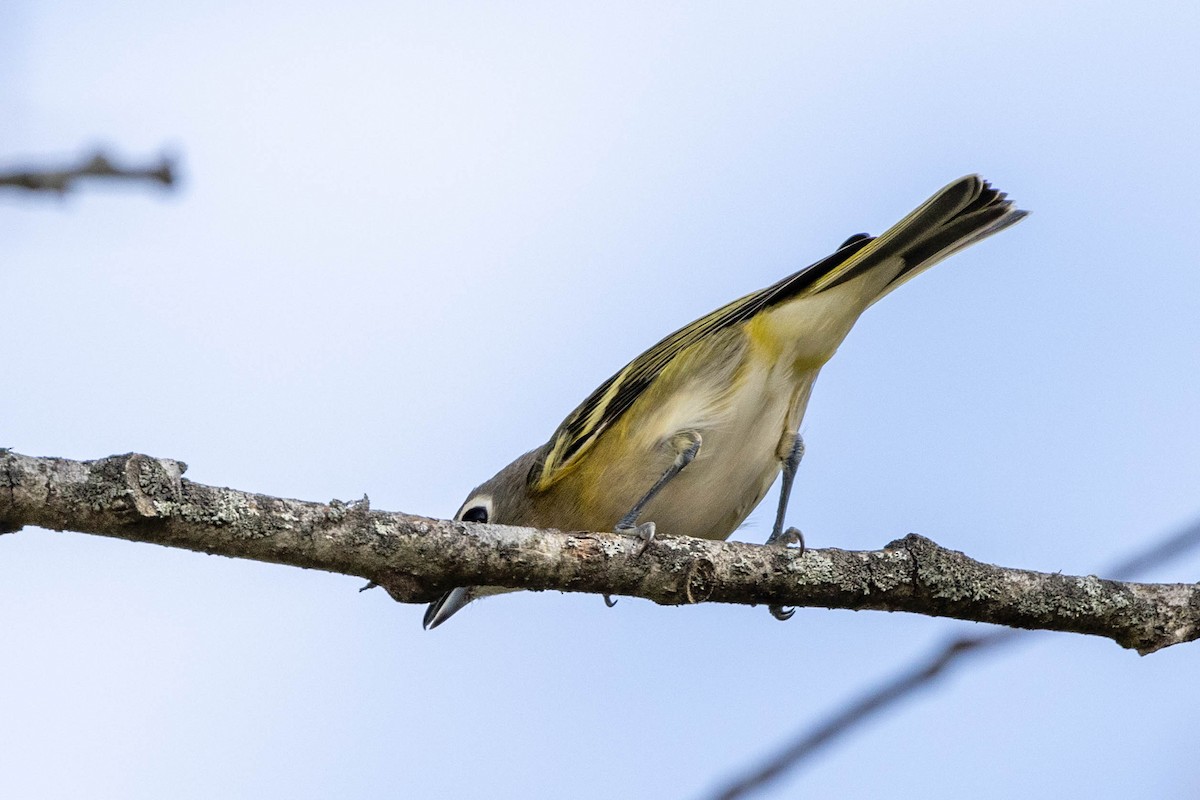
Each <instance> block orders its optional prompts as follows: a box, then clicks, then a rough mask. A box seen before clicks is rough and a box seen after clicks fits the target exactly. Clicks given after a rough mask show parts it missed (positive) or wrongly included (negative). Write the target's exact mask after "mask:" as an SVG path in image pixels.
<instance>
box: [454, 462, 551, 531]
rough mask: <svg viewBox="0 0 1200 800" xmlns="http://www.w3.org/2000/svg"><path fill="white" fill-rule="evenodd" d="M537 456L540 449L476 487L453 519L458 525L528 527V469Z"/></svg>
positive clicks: (529, 507) (529, 511)
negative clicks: (488, 524)
mask: <svg viewBox="0 0 1200 800" xmlns="http://www.w3.org/2000/svg"><path fill="white" fill-rule="evenodd" d="M540 454H541V448H538V449H537V450H530V451H529V452H528V453H526V454H525V455H523V456H521V457H520V458H518V459H517V460H516V461H514V462H512V463H511V464H509V465H508V466H507V467H505V468H504V469H502V470H500V471H499V472H497V473H496V474H495V475H494V476H493V477H492V478H491V479H489V480H487V481H484V482H483V483H481V484H480V485H479V486H477V487H475V489H474V490H472V491H471V493H470V494H469V495H467V499H466V501H465V502H464V503H463V504H462V506H461V507H460V508H459V509H458V513H457V514H455V515H454V518H455V519H456V520H459V521H461V522H492V523H496V524H498V525H528V524H530V520H529V517H530V514H531V512H532V507H531V503H530V500H529V469H530V468H531V467H532V466H533V465H534V463H535V462H536V461H537V459H538V456H539V455H540Z"/></svg>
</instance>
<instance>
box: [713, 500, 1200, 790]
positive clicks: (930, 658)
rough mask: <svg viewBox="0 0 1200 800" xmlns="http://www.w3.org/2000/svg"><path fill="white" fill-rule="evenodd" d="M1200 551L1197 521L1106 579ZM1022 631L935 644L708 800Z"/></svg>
mask: <svg viewBox="0 0 1200 800" xmlns="http://www.w3.org/2000/svg"><path fill="white" fill-rule="evenodd" d="M1197 546H1200V521H1197V522H1194V523H1192V524H1191V525H1190V526H1188V527H1186V528H1184V529H1183V530H1181V531H1179V532H1178V533H1176V534H1174V535H1172V536H1168V537H1167V538H1165V539H1163V540H1162V541H1160V542H1158V543H1157V544H1154V545H1153V546H1151V547H1149V548H1147V549H1146V550H1143V551H1142V552H1139V553H1135V554H1133V555H1131V556H1129V557H1127V558H1126V559H1124V560H1122V561H1120V562H1118V563H1117V564H1115V565H1114V566H1113V567H1112V568H1111V569H1109V570H1107V571H1106V573H1105V574H1108V575H1112V576H1113V578H1114V579H1116V580H1129V579H1130V578H1134V577H1137V576H1138V575H1141V574H1143V573H1145V572H1147V571H1148V570H1151V569H1153V568H1154V567H1157V566H1160V565H1162V564H1166V563H1168V562H1170V561H1172V560H1174V559H1176V558H1178V557H1179V556H1181V555H1183V554H1185V553H1187V552H1188V551H1190V550H1193V549H1195V548H1196V547H1197ZM1027 638H1028V636H1027V632H1026V631H1020V630H1014V629H1012V628H1004V629H1000V630H994V631H991V632H989V633H985V634H982V635H975V636H961V637H958V638H956V639H953V640H951V641H949V642H947V643H945V644H942V645H939V646H938V647H936V648H935V649H934V650H933V651H932V652H931V653H929V654H927V655H926V656H924V657H922V658H920V659H918V660H917V661H916V663H915V664H913V665H911V666H909V667H907V668H905V669H903V670H901V671H900V672H899V673H897V674H896V675H895V676H894V677H892V678H891V679H889V680H887V681H885V682H884V683H882V684H881V685H879V686H877V687H875V688H874V689H872V690H871V691H869V692H867V693H866V694H864V695H862V696H861V697H859V698H858V699H857V700H854V701H853V702H850V703H848V704H847V705H846V706H845V707H844V708H842V710H840V711H838V712H836V713H835V714H833V715H832V716H831V717H828V718H827V719H825V720H823V721H821V722H818V723H817V724H816V725H814V726H812V727H811V728H809V729H808V730H806V731H804V732H803V733H802V734H800V736H798V737H796V739H794V740H793V741H792V742H791V743H790V744H787V745H785V746H784V747H783V748H782V749H781V750H780V751H779V752H777V753H775V754H774V755H772V756H770V757H769V758H767V759H765V760H764V761H763V762H762V763H761V764H760V765H759V766H758V767H755V768H754V769H753V770H751V771H749V772H748V773H747V774H746V775H744V776H743V777H741V778H739V779H737V780H735V781H733V782H731V783H730V784H729V785H728V786H726V787H725V788H724V789H721V790H720V791H718V792H717V793H715V794H713V795H712V798H713V800H734V799H735V798H741V797H746V796H748V795H750V794H752V793H753V792H755V791H758V790H760V789H764V788H766V787H767V785H768V784H770V783H772V782H773V781H775V780H776V779H778V778H780V777H782V776H783V775H784V774H785V773H788V772H791V771H793V770H795V769H797V768H798V767H800V766H801V765H802V764H804V763H805V762H807V761H809V760H810V759H811V758H812V757H813V756H814V755H815V754H816V753H817V752H818V751H820V750H821V749H822V748H824V747H825V746H826V745H829V744H830V743H832V742H834V741H836V740H838V739H842V738H845V736H846V735H847V734H849V733H851V732H853V730H854V729H855V728H857V727H858V726H860V725H862V724H865V723H866V722H868V721H870V720H871V719H873V718H875V717H877V716H879V715H880V714H881V713H882V712H884V711H886V710H888V709H889V708H892V707H893V706H895V705H897V704H898V703H900V702H901V701H903V700H906V699H908V698H910V697H912V696H913V695H914V694H915V693H916V692H917V690H919V689H924V688H929V687H930V686H931V684H932V683H933V682H934V681H935V680H936V679H937V678H938V677H939V676H941V675H942V674H944V673H945V672H946V671H947V670H948V669H950V668H952V667H957V666H961V665H962V664H965V663H966V662H967V656H979V655H982V654H983V653H985V652H990V653H995V652H997V651H998V650H999V647H1000V646H1001V645H1009V644H1013V643H1015V642H1016V641H1017V640H1018V639H1022V640H1023V639H1027Z"/></svg>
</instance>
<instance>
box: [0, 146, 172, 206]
mask: <svg viewBox="0 0 1200 800" xmlns="http://www.w3.org/2000/svg"><path fill="white" fill-rule="evenodd" d="M97 178H98V179H104V180H124V181H145V182H149V183H157V184H160V185H161V186H163V187H164V188H171V187H172V186H174V185H175V183H176V181H177V177H176V172H175V161H174V159H172V158H170V157H168V156H166V155H163V156H160V157H159V160H158V162H157V163H155V164H151V165H149V166H145V167H126V166H119V165H118V164H116V163H115V162H114V161H113V159H112V158H111V157H109V156H108V155H107V154H105V153H104V152H103V151H100V150H97V151H96V152H95V153H94V154H93V155H91V156H88V157H87V158H85V159H83V160H82V161H81V162H80V163H79V164H78V165H77V166H74V167H66V168H61V169H36V168H25V169H15V170H10V171H4V172H0V187H5V186H7V187H10V188H13V189H24V190H27V191H31V192H53V193H55V194H59V195H63V194H66V193H67V192H68V191H70V190H72V189H74V188H75V184H76V183H77V182H78V181H81V180H84V179H97Z"/></svg>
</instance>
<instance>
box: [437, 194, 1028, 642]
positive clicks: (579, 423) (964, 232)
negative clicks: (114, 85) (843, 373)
mask: <svg viewBox="0 0 1200 800" xmlns="http://www.w3.org/2000/svg"><path fill="white" fill-rule="evenodd" d="M1026 214H1027V212H1025V211H1022V210H1020V209H1018V208H1016V207H1015V206H1014V205H1013V204H1012V202H1011V201H1010V200H1008V199H1007V195H1005V194H1004V193H1003V192H1000V191H998V190H996V189H994V188H993V187H992V186H991V185H990V184H989V183H988V182H987V181H985V180H983V178H981V177H980V176H978V175H967V176H965V177H962V178H960V179H958V180H956V181H954V182H952V183H950V184H948V185H947V186H945V187H944V188H942V189H941V190H940V191H938V192H937V193H936V194H934V195H933V196H932V197H930V198H929V199H928V200H926V201H925V202H924V203H923V204H922V205H920V206H918V207H917V208H916V209H915V210H914V211H912V212H911V213H910V214H909V215H908V216H906V217H904V219H902V220H900V221H899V222H898V223H896V224H895V225H893V226H892V227H891V228H889V229H888V230H887V231H885V232H884V233H883V234H881V235H879V236H870V235H868V234H865V233H859V234H855V235H853V236H851V237H850V238H848V239H846V240H845V241H844V242H843V243H842V244H841V246H839V247H838V249H837V250H836V251H835V252H834V253H833V254H832V255H829V256H827V257H826V258H823V259H821V260H820V261H817V262H816V263H814V264H811V265H809V266H808V267H805V268H804V269H801V270H800V271H798V272H795V273H793V274H791V275H788V276H787V277H785V278H783V279H782V280H780V281H778V282H776V283H774V284H772V285H771V286H768V287H766V288H765V289H762V290H760V291H757V292H753V293H751V294H748V295H746V296H745V297H742V298H740V299H737V300H734V301H733V302H731V303H729V304H727V305H725V306H722V307H721V308H718V309H717V310H716V311H713V312H712V313H710V314H707V315H705V316H703V317H701V318H700V319H698V320H696V321H695V322H692V323H691V324H689V325H685V326H684V327H682V328H680V329H679V330H677V331H675V332H674V333H671V334H670V335H668V336H667V337H666V338H664V339H662V340H661V341H660V342H658V343H657V344H655V345H654V346H653V347H651V348H650V349H649V350H647V351H646V352H644V353H642V354H641V355H640V356H638V357H637V358H635V359H633V361H631V362H629V364H627V365H626V366H625V367H624V368H622V369H621V370H620V371H618V372H617V373H616V374H615V375H613V376H612V377H610V378H609V379H608V380H606V381H604V383H602V384H600V386H599V387H598V388H597V389H596V390H595V391H594V392H592V393H591V394H590V395H589V396H588V397H587V398H586V399H585V400H584V401H583V402H582V403H580V404H579V406H578V407H577V408H576V409H575V410H574V411H572V412H571V413H570V414H569V415H568V416H567V418H566V419H565V420H563V422H562V424H560V425H559V426H558V428H557V429H556V430H555V431H554V433H553V434H552V435H551V437H550V439H549V440H548V441H547V442H546V443H545V444H543V445H541V446H540V447H537V448H534V449H533V450H530V451H529V452H527V453H525V454H524V455H521V456H520V457H518V458H517V459H516V460H514V461H513V462H512V463H511V464H509V465H508V466H506V467H504V468H503V469H502V470H500V471H499V472H498V473H497V474H496V475H495V476H494V477H492V478H491V479H490V480H487V481H485V482H484V483H482V484H480V485H479V486H478V487H476V488H475V489H474V490H473V491H472V492H471V493H470V494H469V495H468V496H467V499H466V500H465V501H464V502H463V504H462V506H461V507H460V508H459V510H458V512H457V513H456V514H455V516H454V519H455V520H457V521H462V522H484V523H494V524H501V525H523V526H530V527H537V528H553V529H558V530H575V531H607V530H616V531H618V532H622V533H629V534H632V535H635V536H637V537H639V538H640V539H641V540H642V542H641V545H640V547H639V552H640V551H641V550H644V549H645V547H647V546H648V545H649V544H650V543H651V542H652V540H653V538H654V536H655V535H656V534H678V535H690V536H697V537H702V538H706V539H726V538H728V537H729V535H730V534H731V533H733V531H734V530H736V529H737V528H738V527H739V526H740V525H741V524H742V522H743V521H744V520H745V519H746V517H747V516H748V515H749V514H750V512H751V511H752V510H753V509H754V508H755V507H756V506H757V505H758V504H759V502H761V501H762V499H763V497H764V496H765V495H766V493H767V491H768V490H769V489H770V487H771V485H772V484H773V483H774V482H775V480H776V478H777V477H778V476H779V474H780V472H782V473H783V479H782V481H781V484H780V493H779V504H778V507H777V509H776V515H775V523H774V526H773V528H772V531H771V534H770V536H769V537H768V539H767V545H769V546H789V545H795V544H799V545H800V547H803V538H802V537H801V535H800V533H799V531H797V530H796V529H795V528H790V529H788V530H787V531H784V530H783V523H784V517H785V515H786V513H787V507H788V499H789V497H790V495H791V490H792V486H793V483H794V480H795V476H796V470H797V467H798V466H799V463H800V460H801V458H802V456H803V454H804V440H803V438H802V437H801V436H800V432H799V429H800V422H801V420H802V418H803V417H804V411H805V408H806V407H807V405H808V401H809V397H810V395H811V392H812V388H813V384H814V382H815V381H816V378H817V374H818V373H819V372H820V370H821V367H823V366H824V365H825V363H826V362H828V361H829V359H830V358H831V357H832V356H833V354H834V353H835V352H836V351H837V349H838V346H839V345H840V344H841V343H842V341H843V340H844V339H845V338H846V335H847V334H848V333H849V332H850V329H851V327H853V325H854V323H855V322H856V321H857V320H858V318H859V316H860V315H861V314H862V313H863V312H864V311H865V310H866V309H867V308H868V307H869V306H871V305H872V304H874V303H875V302H877V301H878V300H880V299H881V298H883V297H884V296H885V295H887V294H889V293H890V292H891V291H892V290H894V289H895V288H896V287H898V286H900V285H901V284H903V283H905V282H907V281H909V280H911V279H912V278H914V277H915V276H917V275H918V274H920V273H921V272H923V271H925V270H927V269H928V268H929V267H931V266H933V265H934V264H936V263H938V262H939V261H941V260H943V259H945V258H946V257H948V256H950V255H952V254H954V253H956V252H958V251H959V250H962V249H964V248H966V247H968V246H970V245H972V244H974V243H976V242H978V241H980V240H982V239H984V238H986V237H988V236H991V235H992V234H994V233H998V232H999V231H1002V230H1004V229H1005V228H1007V227H1009V226H1011V225H1013V224H1015V223H1016V222H1018V221H1020V220H1021V219H1022V218H1023V217H1025V216H1026ZM507 591H512V590H510V589H506V588H501V587H490V586H475V587H469V586H468V587H458V588H455V589H452V590H450V591H448V592H446V593H445V594H443V595H442V596H441V597H440V598H439V599H437V600H436V601H434V602H433V603H431V604H430V605H429V607H428V609H427V610H426V612H425V616H424V619H423V624H424V627H425V628H426V629H432V628H436V627H437V626H439V625H441V624H442V623H444V622H445V621H446V620H447V619H449V618H450V617H451V616H453V615H454V614H455V613H456V612H458V611H460V610H461V609H462V608H463V607H465V606H466V605H467V604H468V603H470V602H471V601H472V600H475V599H477V598H480V597H485V596H488V595H492V594H499V593H501V592H507ZM605 602H607V603H609V605H611V604H612V601H610V600H609V598H608V597H605ZM771 613H772V614H773V615H774V616H776V617H777V618H779V619H786V618H788V617H789V616H791V611H790V610H784V609H783V608H781V607H777V606H772V607H771Z"/></svg>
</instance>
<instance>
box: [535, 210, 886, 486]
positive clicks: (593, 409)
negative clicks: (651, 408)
mask: <svg viewBox="0 0 1200 800" xmlns="http://www.w3.org/2000/svg"><path fill="white" fill-rule="evenodd" d="M872 241H874V239H873V238H872V237H870V236H867V235H866V234H857V235H856V236H852V237H850V239H848V240H846V242H845V243H844V244H843V245H842V247H841V248H840V249H838V251H837V252H836V253H834V254H833V255H831V256H829V257H827V258H824V259H822V260H821V261H818V262H817V263H815V264H812V265H810V266H808V267H805V268H804V269H802V270H800V271H799V272H797V273H795V274H793V275H789V276H788V277H786V278H784V279H783V280H781V281H779V282H778V283H776V284H774V285H772V286H768V287H767V288H766V289H762V290H760V291H757V292H754V293H753V294H748V295H746V296H745V297H742V298H740V299H738V300H734V301H733V302H732V303H729V304H728V305H726V306H723V307H721V308H718V309H717V310H716V311H714V312H712V313H711V314H708V315H706V316H703V317H701V318H700V319H698V320H696V321H695V322H693V323H691V324H689V325H686V326H684V327H683V328H680V329H679V330H677V331H675V332H674V333H672V334H671V335H670V336H667V337H666V338H665V339H663V340H662V341H661V342H659V343H658V344H656V345H654V346H653V347H651V348H650V349H649V350H647V351H646V352H644V353H642V354H641V355H640V356H638V357H637V358H635V359H634V360H633V361H631V362H629V364H627V365H626V366H625V368H624V369H622V370H621V371H620V372H618V373H617V374H616V375H613V376H612V377H611V378H609V379H608V380H606V381H605V382H604V383H602V384H600V386H599V388H597V389H596V391H594V392H592V393H591V395H589V396H588V398H587V399H586V400H584V401H583V402H582V403H580V404H579V407H578V408H576V409H575V410H574V411H572V412H571V414H570V416H568V417H567V418H566V419H565V420H563V423H562V424H561V425H559V426H558V430H556V431H555V432H554V435H553V436H552V437H550V441H549V442H548V443H547V445H546V448H545V451H546V455H545V457H544V458H542V459H540V460H539V461H538V463H536V464H535V465H534V466H533V469H532V470H530V473H529V484H530V486H531V488H533V489H535V490H537V491H541V490H543V489H546V488H548V487H549V486H550V485H552V484H553V483H554V482H555V481H557V480H558V479H559V478H560V477H562V476H563V475H564V474H565V473H566V471H567V470H568V469H569V468H570V467H571V465H572V464H574V463H576V462H577V460H578V459H579V457H580V456H581V455H582V454H583V453H584V452H585V451H586V450H587V449H588V448H589V447H590V446H591V445H592V444H593V443H594V442H595V441H596V439H597V438H598V437H599V436H600V435H601V434H602V433H604V431H606V430H607V429H608V428H609V427H610V426H612V424H613V423H614V422H616V421H617V420H618V419H620V418H621V416H622V415H623V414H624V413H625V412H626V411H628V410H629V408H630V407H631V406H632V405H633V403H634V401H635V400H637V399H638V398H639V397H640V396H641V395H642V393H643V392H645V391H646V389H647V388H648V387H649V386H650V385H651V384H652V383H653V382H654V380H655V379H656V378H657V377H658V376H659V375H660V374H662V371H663V370H664V369H665V368H666V366H667V365H668V364H670V363H671V361H672V360H674V359H675V358H676V357H677V356H679V354H680V353H682V352H683V351H684V350H686V349H687V348H689V347H691V346H692V345H693V344H695V343H697V342H699V341H701V340H703V339H705V338H706V337H708V336H711V335H712V334H714V333H716V332H718V331H720V330H723V329H725V328H728V327H730V326H732V325H736V324H738V323H740V322H743V321H745V320H748V319H750V318H751V317H753V316H755V315H756V314H759V313H761V312H762V311H763V310H765V309H768V308H771V307H772V306H774V305H777V304H779V303H782V302H784V301H786V300H789V299H791V298H793V297H796V296H797V295H801V294H804V293H805V292H807V291H809V290H810V289H812V288H813V287H814V286H818V285H819V284H820V282H821V281H822V279H826V278H828V277H829V276H830V275H831V274H837V273H840V272H842V271H843V270H844V269H845V268H847V267H848V266H850V265H852V264H853V262H855V261H857V260H858V259H857V258H856V256H858V255H859V253H860V252H861V251H862V250H863V249H864V248H866V247H867V246H868V245H869V244H870V243H871V242H872Z"/></svg>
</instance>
